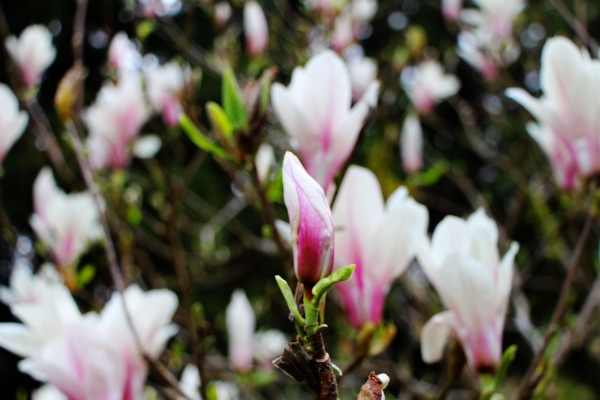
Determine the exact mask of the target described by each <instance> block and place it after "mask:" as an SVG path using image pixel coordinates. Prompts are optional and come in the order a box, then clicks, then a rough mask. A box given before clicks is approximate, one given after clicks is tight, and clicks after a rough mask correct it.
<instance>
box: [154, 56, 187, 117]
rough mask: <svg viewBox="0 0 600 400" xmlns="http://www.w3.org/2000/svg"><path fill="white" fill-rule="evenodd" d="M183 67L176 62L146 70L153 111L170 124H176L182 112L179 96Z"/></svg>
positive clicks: (183, 74)
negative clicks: (160, 114)
mask: <svg viewBox="0 0 600 400" xmlns="http://www.w3.org/2000/svg"><path fill="white" fill-rule="evenodd" d="M183 69H184V67H182V66H180V65H179V64H177V63H176V62H173V61H172V62H170V63H168V64H165V65H162V66H159V67H157V68H154V69H151V70H149V71H147V72H146V84H147V91H148V97H149V98H150V103H151V104H152V107H153V108H154V111H156V112H160V113H162V117H163V120H164V121H165V123H166V124H167V125H168V126H170V127H173V126H178V125H179V118H180V117H181V114H182V113H183V109H182V107H181V104H180V101H179V97H180V96H181V93H182V92H183V89H184V84H185V78H184V77H185V75H186V74H185V72H184V70H183Z"/></svg>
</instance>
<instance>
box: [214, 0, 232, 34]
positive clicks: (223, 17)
mask: <svg viewBox="0 0 600 400" xmlns="http://www.w3.org/2000/svg"><path fill="white" fill-rule="evenodd" d="M232 13H233V12H232V10H231V5H230V4H229V3H228V2H227V1H219V2H218V3H216V4H215V24H216V25H217V27H219V28H224V27H225V26H226V25H227V22H228V21H229V19H230V18H231V14H232Z"/></svg>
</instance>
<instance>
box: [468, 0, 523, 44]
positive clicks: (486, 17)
mask: <svg viewBox="0 0 600 400" xmlns="http://www.w3.org/2000/svg"><path fill="white" fill-rule="evenodd" d="M473 3H475V5H477V6H478V7H479V9H478V10H476V9H465V10H462V12H461V13H460V19H461V20H462V21H464V22H466V23H468V24H470V25H473V26H474V27H475V28H476V29H483V30H486V31H488V32H489V35H490V36H493V37H495V38H496V39H497V40H503V39H509V38H511V36H512V26H513V22H514V20H515V17H516V16H517V15H518V14H519V13H520V12H521V11H523V8H524V7H525V2H524V0H475V1H474V2H473Z"/></svg>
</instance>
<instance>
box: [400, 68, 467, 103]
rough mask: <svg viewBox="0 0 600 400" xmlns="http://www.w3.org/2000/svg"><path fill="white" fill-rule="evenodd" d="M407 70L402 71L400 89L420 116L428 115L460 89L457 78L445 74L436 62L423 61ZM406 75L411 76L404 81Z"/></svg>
mask: <svg viewBox="0 0 600 400" xmlns="http://www.w3.org/2000/svg"><path fill="white" fill-rule="evenodd" d="M407 68H412V69H408V70H407V69H406V68H405V70H406V71H407V72H405V71H402V87H403V88H404V90H405V91H406V93H407V94H408V97H409V98H410V101H411V102H412V104H413V106H414V107H415V109H416V110H417V111H418V112H419V113H420V114H423V115H426V114H429V113H430V112H431V111H432V110H433V107H434V106H435V105H436V104H437V103H439V102H440V101H442V100H443V99H445V98H447V97H450V96H453V95H455V94H456V93H457V92H458V90H459V89H460V81H459V80H458V78H457V77H456V76H454V75H452V74H445V73H444V69H443V68H442V65H441V64H440V63H439V62H437V61H433V60H430V61H425V62H422V63H421V64H420V65H419V66H418V67H417V68H413V67H407ZM408 72H410V74H409V73H408ZM407 75H411V78H410V79H405V77H406V76H407Z"/></svg>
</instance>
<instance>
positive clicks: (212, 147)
mask: <svg viewBox="0 0 600 400" xmlns="http://www.w3.org/2000/svg"><path fill="white" fill-rule="evenodd" d="M179 123H180V124H181V127H182V128H183V130H184V131H185V133H187V135H188V137H189V138H190V140H191V141H192V142H194V144H195V145H196V146H198V147H200V148H201V149H202V150H204V151H206V152H208V153H212V154H214V155H216V156H219V157H223V158H228V159H231V156H230V155H229V154H228V153H227V152H226V151H225V150H223V148H222V147H220V146H218V145H216V144H215V143H213V142H212V140H210V139H209V138H208V137H206V135H204V134H203V133H202V132H200V130H199V129H198V128H196V126H195V125H194V123H193V122H192V121H191V120H190V118H189V117H188V116H187V115H185V114H184V115H182V116H181V118H180V119H179Z"/></svg>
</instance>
